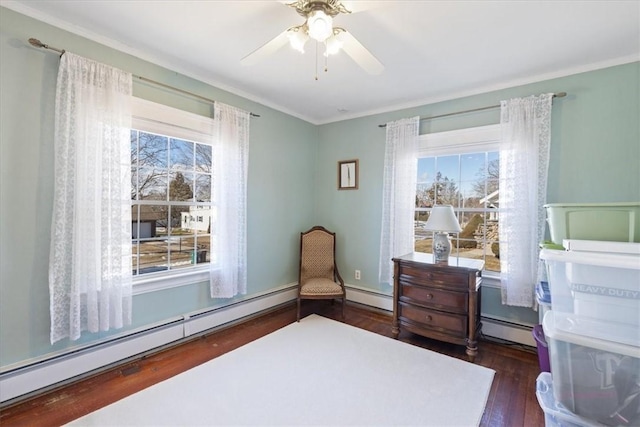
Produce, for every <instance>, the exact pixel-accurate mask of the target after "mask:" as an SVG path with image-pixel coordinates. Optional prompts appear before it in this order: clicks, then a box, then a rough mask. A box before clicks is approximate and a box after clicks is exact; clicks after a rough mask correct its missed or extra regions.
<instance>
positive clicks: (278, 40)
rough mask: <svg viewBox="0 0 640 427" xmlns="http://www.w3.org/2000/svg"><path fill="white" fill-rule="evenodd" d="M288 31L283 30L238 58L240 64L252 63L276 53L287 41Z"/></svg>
mask: <svg viewBox="0 0 640 427" xmlns="http://www.w3.org/2000/svg"><path fill="white" fill-rule="evenodd" d="M288 31H289V29H286V30H284V31H283V32H281V33H280V34H278V35H277V36H276V37H274V38H273V39H272V40H271V41H268V42H266V43H265V44H263V45H262V46H260V47H259V48H257V49H256V50H254V51H253V52H251V53H250V54H248V55H247V56H245V57H244V58H242V59H241V60H240V63H241V64H242V65H254V64H257V63H258V62H260V61H262V60H263V59H265V58H266V57H267V56H269V55H272V54H274V53H276V52H277V51H278V50H280V49H281V48H282V47H283V46H284V45H286V44H287V43H288V42H289V37H288V35H287V32H288Z"/></svg>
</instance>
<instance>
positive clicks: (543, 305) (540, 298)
mask: <svg viewBox="0 0 640 427" xmlns="http://www.w3.org/2000/svg"><path fill="white" fill-rule="evenodd" d="M536 301H537V302H538V319H539V321H540V323H542V319H544V315H545V313H546V312H547V311H549V310H551V290H549V283H548V282H538V283H537V284H536Z"/></svg>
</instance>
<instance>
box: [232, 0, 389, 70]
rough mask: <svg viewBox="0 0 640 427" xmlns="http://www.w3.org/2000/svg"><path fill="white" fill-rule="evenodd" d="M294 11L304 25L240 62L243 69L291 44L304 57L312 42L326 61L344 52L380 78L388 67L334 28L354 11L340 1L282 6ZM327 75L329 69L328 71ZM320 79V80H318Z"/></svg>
mask: <svg viewBox="0 0 640 427" xmlns="http://www.w3.org/2000/svg"><path fill="white" fill-rule="evenodd" d="M282 3H284V4H285V5H287V6H289V7H291V8H294V9H295V10H296V12H298V14H299V15H301V16H302V17H303V18H305V21H304V23H303V24H301V25H295V26H293V27H289V28H288V29H286V30H284V31H283V32H282V33H280V34H279V35H277V36H276V37H275V38H273V39H272V40H270V41H269V42H267V43H265V44H264V45H262V46H261V47H259V48H258V49H256V50H254V51H253V52H251V53H250V54H249V55H247V56H245V57H244V58H242V60H241V61H240V63H241V64H243V65H253V64H256V63H258V62H259V61H261V60H263V59H264V58H266V57H267V56H269V55H271V54H273V53H275V52H276V51H278V50H279V49H280V48H282V47H283V46H284V45H286V44H287V43H289V44H290V45H291V47H292V48H293V49H295V50H297V51H299V52H300V53H304V46H305V44H306V42H307V41H308V40H309V39H312V40H315V41H316V42H317V43H318V44H322V45H324V48H325V51H324V56H325V58H326V57H328V56H329V55H335V54H337V53H338V52H340V51H341V50H343V51H344V52H345V53H346V54H347V55H349V56H350V57H351V59H353V60H354V61H355V62H356V63H357V64H358V65H359V66H360V67H362V68H363V69H364V70H365V71H366V72H368V73H369V74H380V73H382V71H383V70H384V66H383V65H382V64H381V63H380V61H378V60H377V59H376V57H375V56H373V55H372V54H371V52H369V51H368V50H367V49H366V48H365V47H364V46H363V45H362V44H361V43H360V42H359V41H358V40H357V39H356V38H355V37H354V36H353V35H352V34H351V33H350V32H348V31H347V30H345V29H344V28H341V27H336V26H334V25H333V18H334V17H336V16H337V15H339V14H350V13H351V11H350V10H349V9H347V7H346V6H345V5H344V4H343V2H342V1H339V0H298V1H295V2H293V3H287V2H282ZM325 71H326V68H325ZM316 79H317V76H316Z"/></svg>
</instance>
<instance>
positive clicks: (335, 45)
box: [324, 34, 344, 56]
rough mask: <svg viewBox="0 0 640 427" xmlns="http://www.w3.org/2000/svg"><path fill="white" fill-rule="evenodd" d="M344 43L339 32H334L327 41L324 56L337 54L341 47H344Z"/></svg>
mask: <svg viewBox="0 0 640 427" xmlns="http://www.w3.org/2000/svg"><path fill="white" fill-rule="evenodd" d="M343 44H344V43H343V42H342V40H340V39H339V38H338V35H337V34H334V35H333V36H331V37H329V38H328V39H327V40H326V41H325V52H324V56H329V55H335V54H336V53H338V52H340V49H342V45H343Z"/></svg>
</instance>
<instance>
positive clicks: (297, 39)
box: [287, 26, 309, 53]
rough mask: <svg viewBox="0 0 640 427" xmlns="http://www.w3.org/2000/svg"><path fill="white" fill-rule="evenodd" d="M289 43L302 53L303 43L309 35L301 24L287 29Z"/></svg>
mask: <svg viewBox="0 0 640 427" xmlns="http://www.w3.org/2000/svg"><path fill="white" fill-rule="evenodd" d="M287 36H288V37H289V44H290V45H291V47H292V48H293V49H295V50H297V51H298V52H300V53H304V45H305V44H306V43H307V40H309V35H308V34H307V32H306V31H305V29H304V28H302V26H300V27H296V28H293V29H291V30H289V34H287Z"/></svg>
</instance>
